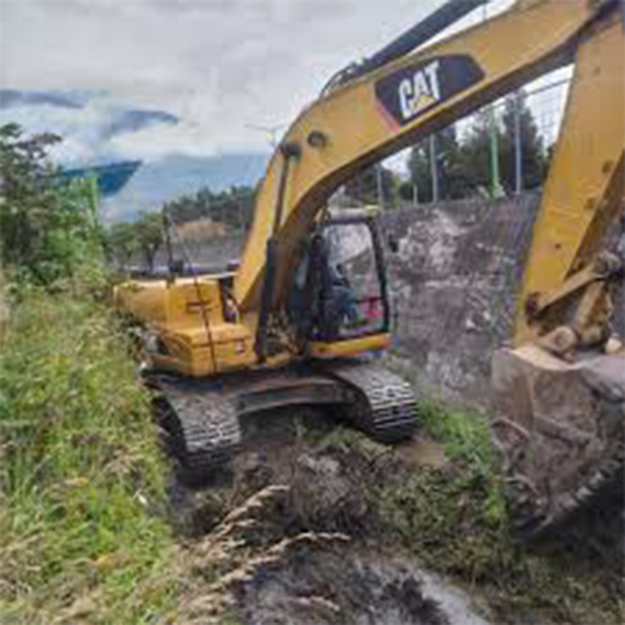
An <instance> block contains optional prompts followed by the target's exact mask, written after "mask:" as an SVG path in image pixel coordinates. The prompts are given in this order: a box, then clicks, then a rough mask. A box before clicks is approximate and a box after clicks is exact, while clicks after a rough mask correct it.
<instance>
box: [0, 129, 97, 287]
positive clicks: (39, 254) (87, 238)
mask: <svg viewBox="0 0 625 625" xmlns="http://www.w3.org/2000/svg"><path fill="white" fill-rule="evenodd" d="M58 141H60V138H59V137H58V136H56V135H52V134H40V135H34V136H31V137H24V135H23V132H22V130H21V129H20V127H19V126H17V125H16V124H6V125H4V126H1V127H0V172H1V175H0V260H1V262H2V266H3V267H5V268H6V267H10V268H11V269H12V270H13V271H18V272H20V273H22V274H23V275H24V278H25V279H28V280H30V281H34V282H36V283H37V284H41V285H49V284H51V283H52V282H54V281H55V280H57V279H59V278H62V277H64V276H68V275H71V274H72V273H73V272H74V271H75V270H76V269H78V268H80V267H83V266H85V265H87V264H91V263H93V262H94V261H95V262H97V259H98V257H99V256H101V248H100V244H101V229H100V227H99V225H98V224H97V220H96V216H95V214H94V207H93V205H92V202H91V197H90V194H89V193H88V190H87V188H86V184H85V181H76V182H74V183H71V184H61V183H60V182H59V181H58V179H57V178H55V176H54V174H55V169H54V168H53V167H52V166H51V165H50V163H49V161H48V160H47V158H46V154H47V150H48V149H49V148H50V146H52V145H54V144H55V143H57V142H58Z"/></svg>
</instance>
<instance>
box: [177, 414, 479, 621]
mask: <svg viewBox="0 0 625 625" xmlns="http://www.w3.org/2000/svg"><path fill="white" fill-rule="evenodd" d="M259 426H260V423H258V422H257V423H255V424H250V426H249V431H248V432H247V434H248V436H247V437H246V438H247V440H253V441H254V442H253V444H250V445H249V446H248V447H247V448H246V449H245V450H244V451H243V453H241V454H240V455H239V456H238V457H237V458H236V460H235V462H234V464H233V466H232V467H231V469H230V470H229V471H228V472H225V473H224V474H222V475H220V476H219V477H218V478H216V480H215V482H214V484H212V486H211V487H210V488H208V489H204V490H191V489H189V488H187V487H185V486H184V485H183V484H181V483H179V482H175V483H174V484H173V485H172V497H173V499H172V501H173V507H172V516H173V519H172V520H174V522H175V523H176V524H177V529H178V531H179V532H181V533H182V534H183V535H184V536H186V540H187V542H188V547H187V549H188V561H189V563H190V568H191V570H192V571H193V580H194V581H193V583H192V589H191V593H190V594H191V595H192V597H193V598H192V599H191V600H190V601H189V602H188V603H187V605H186V609H185V612H184V613H183V614H182V615H181V621H180V622H183V623H203V624H206V623H226V622H233V623H245V624H246V625H309V624H310V625H321V624H330V625H334V624H336V625H401V624H406V625H413V624H414V625H487V623H488V621H487V620H485V618H483V617H482V616H480V614H479V610H478V608H477V607H476V606H475V605H474V604H473V602H472V600H471V598H470V597H469V596H468V595H467V594H466V593H465V592H463V591H462V590H461V589H460V588H457V587H455V586H453V585H451V584H449V583H448V582H446V581H444V580H442V579H441V578H439V577H436V576H435V575H433V574H431V573H428V572H427V571H425V570H423V568H422V567H421V566H420V565H419V563H418V562H417V561H416V560H415V558H414V556H411V555H410V554H407V553H404V552H403V550H402V549H400V548H399V547H398V545H397V544H395V543H394V542H393V539H392V537H391V536H387V535H385V534H384V532H385V526H384V524H383V523H382V522H381V519H380V518H379V516H378V512H377V505H376V503H377V502H375V501H373V500H372V493H373V492H374V488H373V485H374V484H375V483H376V482H379V481H380V480H384V479H385V476H388V475H390V474H392V473H393V472H394V471H395V470H396V468H397V466H398V463H402V464H405V463H409V464H411V463H412V462H416V460H415V458H418V459H419V460H418V462H421V463H422V462H424V461H425V462H428V460H427V459H428V458H431V459H432V462H433V463H435V464H436V466H442V464H444V462H445V460H444V454H443V452H442V449H441V448H440V446H438V445H435V444H431V448H430V447H429V443H428V442H427V441H424V440H417V441H416V442H415V443H413V444H410V445H406V446H404V447H402V448H400V450H399V451H398V452H397V453H395V452H392V451H389V449H388V448H386V447H383V446H380V445H378V444H376V443H372V442H370V441H368V440H367V439H365V438H364V437H360V435H359V434H356V433H352V432H348V431H344V430H338V431H337V433H336V435H335V433H333V432H331V428H332V423H330V422H329V421H327V420H326V418H325V417H324V416H322V415H321V414H319V413H315V412H305V413H300V414H299V415H298V416H297V417H296V418H295V419H293V418H289V417H287V416H286V415H285V414H278V415H275V414H274V415H271V416H267V417H266V418H263V420H262V428H261V427H259ZM354 437H356V438H357V439H358V447H357V451H356V450H355V448H354V446H353V445H351V444H347V443H348V442H349V440H350V438H354ZM413 446H414V447H415V448H416V449H417V450H418V451H417V452H416V453H414V452H413V450H412V449H411V447H413ZM420 452H423V453H420ZM424 458H425V460H424ZM441 463H442V464H441ZM481 609H483V608H481ZM225 615H227V617H228V618H230V619H231V621H228V620H225V619H226V616H225Z"/></svg>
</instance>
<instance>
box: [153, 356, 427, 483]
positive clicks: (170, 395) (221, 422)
mask: <svg viewBox="0 0 625 625" xmlns="http://www.w3.org/2000/svg"><path fill="white" fill-rule="evenodd" d="M148 385H149V386H150V387H151V388H152V389H153V391H154V403H155V407H156V412H157V415H158V417H159V420H160V422H161V425H162V426H163V429H164V431H165V432H166V438H167V442H168V445H169V448H170V449H171V451H172V453H173V455H174V456H175V457H176V458H177V459H178V461H179V463H180V467H181V469H182V471H183V475H184V478H185V480H186V481H190V482H194V483H198V482H201V481H203V480H205V479H206V478H207V477H209V476H210V475H211V474H212V473H214V472H215V470H217V469H219V468H220V467H223V466H225V465H227V464H228V462H229V460H230V459H231V458H232V457H233V456H234V455H235V454H236V452H237V451H238V450H239V449H240V448H241V446H242V445H243V444H244V443H245V441H244V436H243V432H244V428H243V427H242V425H243V420H244V419H247V418H250V417H251V418H254V417H255V416H258V415H259V414H260V413H262V412H265V411H267V410H275V409H279V408H292V407H294V406H298V405H309V406H310V405H325V406H331V407H333V408H337V409H338V411H339V412H340V414H341V415H342V416H344V417H345V419H346V420H347V421H348V422H349V423H351V424H352V425H354V426H355V427H356V428H358V429H360V430H362V431H363V432H365V433H366V434H367V435H369V436H370V437H371V438H373V439H374V440H376V441H378V442H381V443H385V444H392V443H396V442H399V441H400V440H402V439H405V438H407V437H409V436H410V435H411V434H412V433H413V432H414V430H415V428H416V425H417V404H416V399H415V396H414V393H413V391H412V388H411V387H410V385H409V384H408V383H406V382H405V381H404V380H402V379H401V378H400V377H399V376H396V375H395V374H393V373H391V372H389V371H386V370H385V369H383V368H382V367H379V366H377V365H375V364H373V363H370V362H367V361H349V362H348V363H340V364H335V363H327V364H326V363H323V364H322V365H319V366H314V367H312V368H311V367H301V368H290V369H286V370H283V371H267V372H257V373H256V374H253V375H250V374H245V373H244V374H240V375H237V374H234V375H231V376H224V377H223V378H221V379H219V380H193V379H188V378H183V377H177V376H172V375H164V374H152V375H150V376H149V378H148ZM259 418H262V416H260V417H259Z"/></svg>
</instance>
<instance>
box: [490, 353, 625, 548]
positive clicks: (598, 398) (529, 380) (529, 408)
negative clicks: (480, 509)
mask: <svg viewBox="0 0 625 625" xmlns="http://www.w3.org/2000/svg"><path fill="white" fill-rule="evenodd" d="M492 388H493V398H494V405H493V410H492V411H491V414H492V421H491V437H492V441H493V443H494V447H495V449H496V450H497V452H498V454H499V455H500V461H501V464H502V466H503V469H504V474H505V476H506V483H507V489H506V490H507V499H508V504H509V511H510V514H511V518H512V521H513V523H514V526H515V529H516V530H517V532H518V533H519V534H521V535H522V536H525V537H535V536H537V535H539V534H541V533H543V532H545V531H546V530H548V529H553V528H554V527H559V526H560V525H561V524H562V523H565V522H566V521H568V520H570V519H571V518H572V516H573V515H574V514H575V513H577V512H579V511H580V510H581V509H585V508H588V507H590V506H594V505H597V504H598V503H599V500H603V499H604V498H606V497H610V498H612V497H615V496H616V498H617V501H621V502H622V497H623V432H624V430H623V424H624V423H625V356H623V355H613V356H606V355H599V356H595V357H589V358H587V359H584V360H581V361H579V362H576V363H575V364H569V363H567V362H565V361H563V360H560V359H558V358H556V357H554V356H552V355H551V354H549V353H548V352H546V351H544V350H542V349H541V348H539V347H536V346H525V347H521V348H518V349H501V350H499V351H497V352H495V354H494V356H493V361H492ZM619 505H620V507H621V508H622V503H621V504H619Z"/></svg>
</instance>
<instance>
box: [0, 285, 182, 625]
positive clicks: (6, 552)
mask: <svg viewBox="0 0 625 625" xmlns="http://www.w3.org/2000/svg"><path fill="white" fill-rule="evenodd" d="M12 319H13V321H12V322H11V324H10V325H9V328H8V330H7V331H5V333H4V334H3V337H2V345H1V356H0V389H1V393H0V561H1V562H2V567H1V570H0V621H2V622H3V623H24V624H26V623H28V624H29V625H31V624H37V623H41V624H44V623H45V624H47V623H52V622H56V619H57V618H60V619H61V620H62V619H63V618H65V619H66V622H89V623H102V624H104V623H107V624H109V623H110V624H116V623H140V622H141V623H143V622H148V621H150V622H161V621H163V620H165V618H164V616H165V614H166V613H167V612H168V611H169V610H170V609H171V608H172V606H174V605H175V593H176V580H175V564H174V563H175V559H174V558H173V556H174V555H175V551H174V550H175V546H174V543H173V541H172V539H171V537H170V535H169V529H168V526H167V523H166V522H165V520H164V518H163V515H162V513H163V510H164V505H165V496H164V485H163V476H164V475H165V467H164V463H163V459H162V457H161V452H160V449H159V446H158V444H157V441H156V440H155V430H154V428H153V425H152V421H151V414H150V408H149V402H148V398H147V396H146V394H145V392H144V391H143V390H142V388H141V387H140V386H139V385H137V384H136V381H135V372H134V365H133V362H132V359H131V357H130V355H129V354H130V351H129V345H128V343H127V339H126V337H125V336H124V334H123V333H122V332H121V331H120V330H119V329H118V328H117V325H116V322H115V321H114V320H113V318H112V316H111V314H110V313H109V312H108V311H107V310H106V309H105V308H103V307H102V306H101V305H100V304H97V303H94V302H93V301H92V300H90V299H89V298H87V297H85V294H84V293H81V292H78V293H76V292H74V291H72V290H69V291H64V292H62V293H60V294H57V295H50V294H48V293H46V292H42V291H41V290H40V289H39V290H37V289H32V288H31V291H30V292H29V293H27V294H26V295H25V296H24V297H23V301H22V303H21V304H19V305H18V306H17V307H16V309H15V310H14V312H13V315H12Z"/></svg>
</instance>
